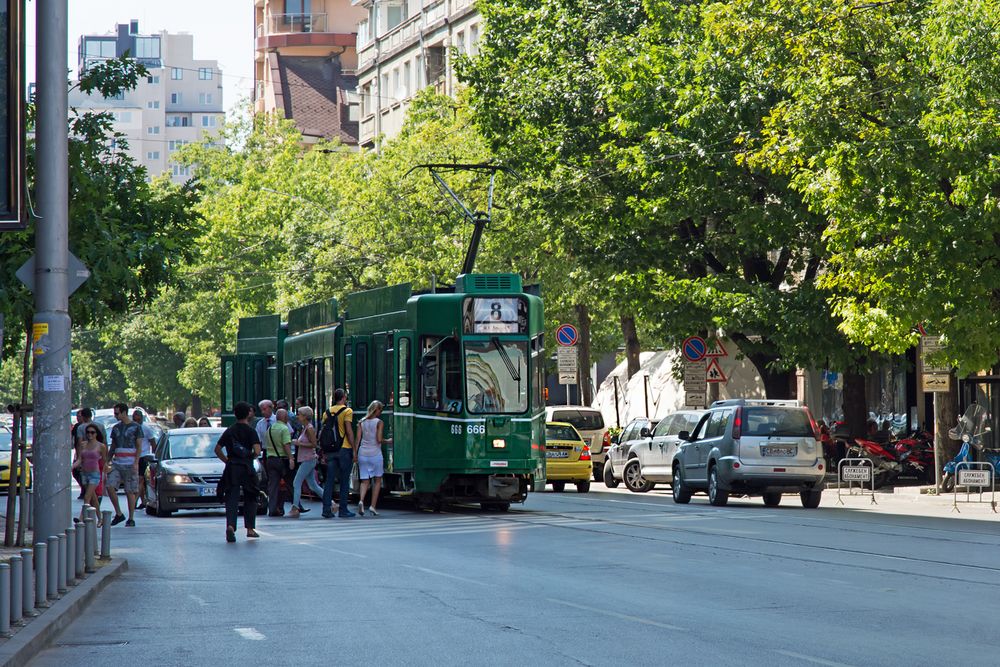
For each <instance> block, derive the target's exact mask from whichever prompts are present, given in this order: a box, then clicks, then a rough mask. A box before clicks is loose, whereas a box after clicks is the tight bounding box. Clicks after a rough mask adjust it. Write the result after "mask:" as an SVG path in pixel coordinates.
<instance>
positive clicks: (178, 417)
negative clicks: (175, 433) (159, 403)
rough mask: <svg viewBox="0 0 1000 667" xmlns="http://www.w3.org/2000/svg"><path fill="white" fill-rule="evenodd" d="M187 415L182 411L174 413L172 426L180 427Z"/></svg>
mask: <svg viewBox="0 0 1000 667" xmlns="http://www.w3.org/2000/svg"><path fill="white" fill-rule="evenodd" d="M186 417H187V415H185V414H184V413H183V412H175V413H174V428H182V427H183V426H184V420H185V418H186Z"/></svg>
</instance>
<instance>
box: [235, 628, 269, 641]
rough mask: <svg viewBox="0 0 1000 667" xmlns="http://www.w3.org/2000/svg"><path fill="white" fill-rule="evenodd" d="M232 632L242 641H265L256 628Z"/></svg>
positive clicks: (239, 629) (238, 629)
mask: <svg viewBox="0 0 1000 667" xmlns="http://www.w3.org/2000/svg"><path fill="white" fill-rule="evenodd" d="M233 630H234V631H235V632H236V634H238V635H239V636H240V637H243V639H249V640H250V641H255V642H259V641H263V640H265V639H267V637H265V636H264V635H263V634H262V633H261V632H259V631H258V630H257V628H233Z"/></svg>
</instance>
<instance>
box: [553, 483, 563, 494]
mask: <svg viewBox="0 0 1000 667" xmlns="http://www.w3.org/2000/svg"><path fill="white" fill-rule="evenodd" d="M552 490H553V491H555V492H556V493H562V492H563V491H565V490H566V482H552Z"/></svg>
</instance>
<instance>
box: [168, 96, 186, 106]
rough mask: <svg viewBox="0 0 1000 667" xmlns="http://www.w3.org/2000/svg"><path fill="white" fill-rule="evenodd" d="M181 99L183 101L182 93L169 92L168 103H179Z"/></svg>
mask: <svg viewBox="0 0 1000 667" xmlns="http://www.w3.org/2000/svg"><path fill="white" fill-rule="evenodd" d="M183 101H184V94H183V93H170V103H171V104H180V103H181V102H183Z"/></svg>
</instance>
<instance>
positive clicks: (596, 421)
mask: <svg viewBox="0 0 1000 667" xmlns="http://www.w3.org/2000/svg"><path fill="white" fill-rule="evenodd" d="M545 421H546V423H547V422H563V423H566V424H572V425H573V428H575V429H576V430H577V431H579V433H580V435H581V436H582V437H583V441H584V443H586V444H587V445H590V458H591V461H593V473H594V481H595V482H599V481H601V475H602V473H603V472H604V456H605V448H604V445H605V444H606V443H605V440H604V416H603V415H602V414H601V411H600V410H598V409H597V408H586V407H584V406H582V405H550V406H548V407H546V408H545Z"/></svg>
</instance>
